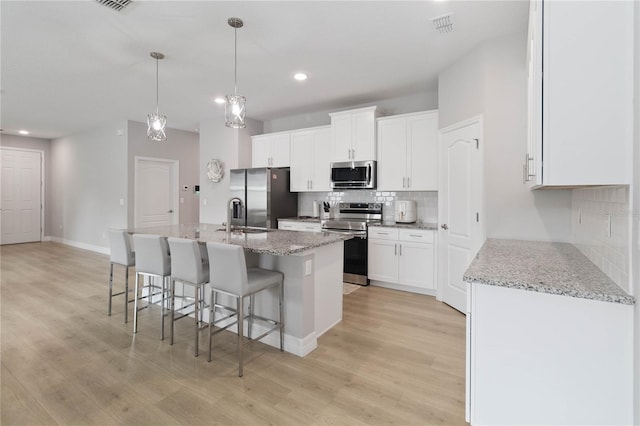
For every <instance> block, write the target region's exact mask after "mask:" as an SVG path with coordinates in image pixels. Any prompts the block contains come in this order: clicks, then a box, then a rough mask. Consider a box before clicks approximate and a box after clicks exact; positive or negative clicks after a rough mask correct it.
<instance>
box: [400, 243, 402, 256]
mask: <svg viewBox="0 0 640 426" xmlns="http://www.w3.org/2000/svg"><path fill="white" fill-rule="evenodd" d="M400 256H402V244H400Z"/></svg>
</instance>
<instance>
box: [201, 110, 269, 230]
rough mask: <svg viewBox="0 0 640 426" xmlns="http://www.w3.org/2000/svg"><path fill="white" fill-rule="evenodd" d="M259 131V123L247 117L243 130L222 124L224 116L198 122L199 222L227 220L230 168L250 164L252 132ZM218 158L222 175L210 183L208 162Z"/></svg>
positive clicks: (260, 129)
mask: <svg viewBox="0 0 640 426" xmlns="http://www.w3.org/2000/svg"><path fill="white" fill-rule="evenodd" d="M261 133H262V122H260V121H257V120H252V119H247V128H246V129H230V128H228V127H225V125H224V119H223V118H222V117H221V118H216V119H210V120H207V121H204V122H201V123H200V167H199V170H200V221H201V222H203V223H218V224H220V223H222V222H225V221H226V220H227V214H226V204H227V201H228V200H229V195H230V194H229V170H231V169H236V168H245V167H250V166H251V135H254V134H261ZM213 158H215V159H217V160H221V161H222V164H223V166H224V176H223V178H222V180H221V181H220V182H217V183H213V182H211V181H210V180H209V179H208V178H207V163H208V162H209V160H211V159H213Z"/></svg>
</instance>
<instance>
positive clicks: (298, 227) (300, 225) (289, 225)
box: [278, 220, 322, 232]
mask: <svg viewBox="0 0 640 426" xmlns="http://www.w3.org/2000/svg"><path fill="white" fill-rule="evenodd" d="M278 229H282V230H285V231H305V232H321V231H322V225H321V224H320V222H304V221H301V220H279V221H278Z"/></svg>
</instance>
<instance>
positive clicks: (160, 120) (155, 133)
mask: <svg viewBox="0 0 640 426" xmlns="http://www.w3.org/2000/svg"><path fill="white" fill-rule="evenodd" d="M150 55H151V57H152V58H154V59H155V60H156V112H155V113H151V114H149V115H147V137H148V138H149V139H151V140H152V141H157V142H163V141H166V140H167V134H166V133H165V131H164V128H165V126H166V124H167V116H166V115H162V114H160V112H159V110H158V98H159V96H158V93H159V90H158V61H159V60H160V59H164V55H163V54H162V53H159V52H151V53H150Z"/></svg>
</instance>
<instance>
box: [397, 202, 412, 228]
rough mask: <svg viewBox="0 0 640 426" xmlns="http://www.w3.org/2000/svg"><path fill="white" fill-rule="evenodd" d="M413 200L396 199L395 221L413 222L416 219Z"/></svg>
mask: <svg viewBox="0 0 640 426" xmlns="http://www.w3.org/2000/svg"><path fill="white" fill-rule="evenodd" d="M416 210H417V208H416V202H415V201H400V200H398V201H396V214H395V219H396V222H397V223H413V222H415V221H416V219H417V213H416Z"/></svg>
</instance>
